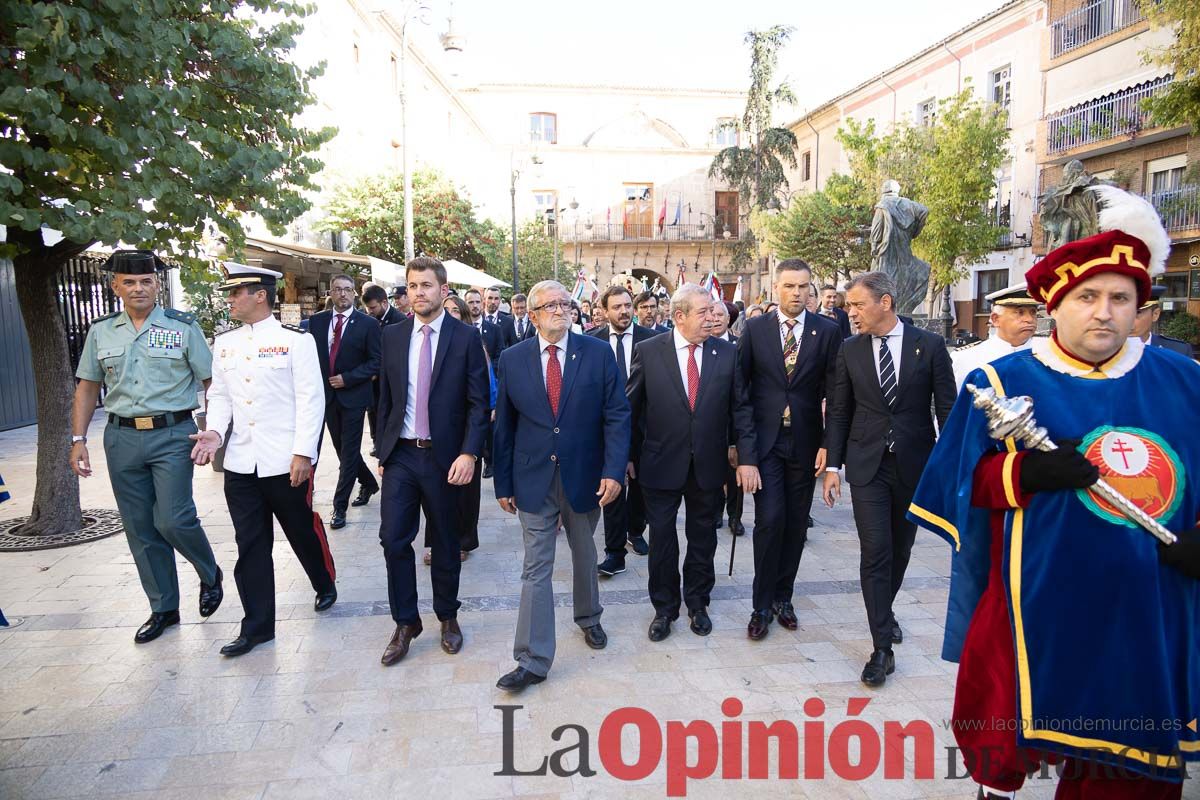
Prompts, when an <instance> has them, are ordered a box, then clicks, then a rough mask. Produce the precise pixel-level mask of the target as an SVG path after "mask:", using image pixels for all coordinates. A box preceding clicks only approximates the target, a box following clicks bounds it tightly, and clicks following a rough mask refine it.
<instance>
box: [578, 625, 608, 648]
mask: <svg viewBox="0 0 1200 800" xmlns="http://www.w3.org/2000/svg"><path fill="white" fill-rule="evenodd" d="M583 640H584V641H585V642H587V646H588V647H590V648H592V649H593V650H603V649H604V648H605V647H607V646H608V634H607V633H605V632H604V628H601V627H600V623H599V622H597V623H596V624H595V625H592V626H590V627H587V628H584V629H583Z"/></svg>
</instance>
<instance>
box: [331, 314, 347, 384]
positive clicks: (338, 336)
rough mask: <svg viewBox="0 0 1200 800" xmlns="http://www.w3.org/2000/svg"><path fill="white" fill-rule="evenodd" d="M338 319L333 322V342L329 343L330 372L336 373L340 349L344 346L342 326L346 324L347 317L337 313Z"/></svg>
mask: <svg viewBox="0 0 1200 800" xmlns="http://www.w3.org/2000/svg"><path fill="white" fill-rule="evenodd" d="M336 317H337V319H336V320H335V321H334V323H333V344H331V345H329V372H330V374H334V372H333V370H334V365H335V364H337V357H338V349H339V348H340V347H341V346H342V326H343V325H345V324H346V318H345V317H343V316H342V315H341V314H337V315H336Z"/></svg>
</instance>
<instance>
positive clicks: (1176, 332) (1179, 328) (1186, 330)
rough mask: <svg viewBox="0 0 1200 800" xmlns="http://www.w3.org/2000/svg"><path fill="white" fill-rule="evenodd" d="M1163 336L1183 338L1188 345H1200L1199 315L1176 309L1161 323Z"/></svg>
mask: <svg viewBox="0 0 1200 800" xmlns="http://www.w3.org/2000/svg"><path fill="white" fill-rule="evenodd" d="M1162 332H1163V335H1164V336H1174V337H1175V338H1176V339H1183V340H1184V341H1185V342H1187V343H1188V344H1190V345H1193V346H1194V345H1200V317H1197V316H1196V315H1195V314H1189V313H1188V312H1186V311H1176V312H1175V313H1174V314H1172V315H1171V318H1170V319H1168V320H1167V321H1165V322H1164V323H1163V324H1162Z"/></svg>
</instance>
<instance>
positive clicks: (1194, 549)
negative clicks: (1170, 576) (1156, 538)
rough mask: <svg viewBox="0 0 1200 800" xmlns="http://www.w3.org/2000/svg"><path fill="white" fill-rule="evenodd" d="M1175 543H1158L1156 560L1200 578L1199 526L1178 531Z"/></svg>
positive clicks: (1185, 573) (1191, 576) (1189, 575)
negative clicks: (1181, 531)
mask: <svg viewBox="0 0 1200 800" xmlns="http://www.w3.org/2000/svg"><path fill="white" fill-rule="evenodd" d="M1176 536H1178V537H1179V541H1177V542H1175V544H1161V543H1160V544H1159V545H1158V560H1159V561H1161V562H1162V563H1164V564H1166V565H1167V566H1169V567H1174V568H1175V569H1177V570H1179V571H1180V572H1182V573H1183V574H1184V575H1187V576H1188V577H1189V578H1195V579H1196V580H1200V527H1197V528H1192V529H1191V530H1190V531H1184V532H1183V533H1178V534H1176Z"/></svg>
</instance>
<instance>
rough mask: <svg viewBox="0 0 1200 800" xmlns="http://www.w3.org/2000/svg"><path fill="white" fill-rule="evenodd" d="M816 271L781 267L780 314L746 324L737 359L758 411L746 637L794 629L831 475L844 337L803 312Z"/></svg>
mask: <svg viewBox="0 0 1200 800" xmlns="http://www.w3.org/2000/svg"><path fill="white" fill-rule="evenodd" d="M811 290H812V270H811V269H810V268H809V266H808V264H806V263H804V262H803V261H801V260H800V259H798V258H789V259H785V260H783V261H780V262H779V264H778V266H776V267H775V296H776V297H777V298H778V299H779V308H778V309H776V310H775V311H772V312H771V313H770V314H764V315H763V316H761V317H757V318H755V319H752V320H750V321H749V322H747V323H746V327H745V329H744V330H743V331H742V336H741V338H740V339H739V340H738V359H739V362H740V365H741V369H742V377H743V379H744V380H745V382H746V393H747V395H748V396H749V398H750V404H751V405H752V406H753V407H754V430H755V433H756V439H757V442H758V471H759V474H760V475H761V476H762V489H760V490H759V492H758V494H757V495H756V496H755V498H754V595H753V597H754V601H753V606H754V611H753V613H751V615H750V624H749V625H748V626H747V629H746V633H747V635H748V636H749V637H750V638H751V639H761V638H763V637H764V636H766V635H767V626H768V625H770V623H771V621H772V620H773V619H775V618H776V617H778V619H779V624H780V625H782V626H783V627H785V628H787V629H788V630H795V629H796V627H797V625H798V621H797V618H796V611H795V608H794V607H793V606H792V592H793V591H794V589H795V585H796V572H797V571H798V570H799V568H800V559H801V557H802V556H803V555H804V544H805V542H806V541H807V540H808V519H809V512H810V511H811V510H812V500H813V489H814V485H815V482H816V476H817V474H818V473H821V474H823V473H824V469H825V451H824V450H823V449H822V440H823V437H824V435H825V419H824V409H823V405H824V403H825V398H826V396H827V394H829V393H830V392H831V391H832V389H833V378H834V370H835V369H836V367H837V354H838V350H839V349H840V348H841V343H842V334H841V330H840V328H839V327H838V325H837V323H836V322H835V321H834V320H832V319H830V318H828V317H822V316H820V315H818V314H814V313H810V312H808V311H806V310H805V303H806V302H807V300H808V296H809V292H810V291H811Z"/></svg>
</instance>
